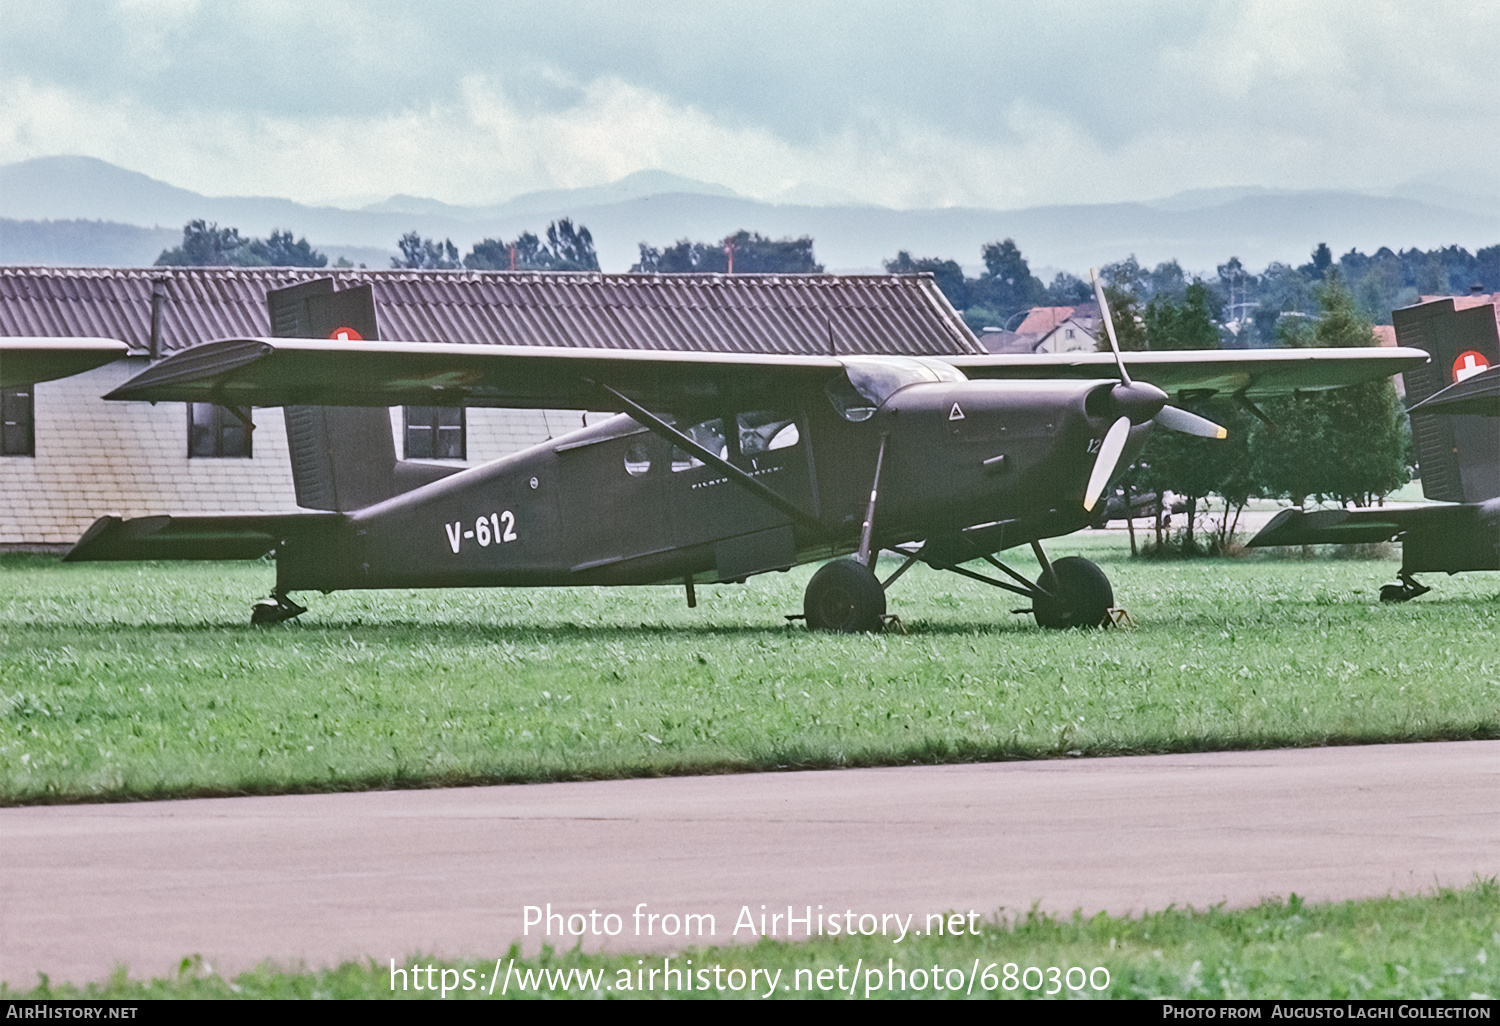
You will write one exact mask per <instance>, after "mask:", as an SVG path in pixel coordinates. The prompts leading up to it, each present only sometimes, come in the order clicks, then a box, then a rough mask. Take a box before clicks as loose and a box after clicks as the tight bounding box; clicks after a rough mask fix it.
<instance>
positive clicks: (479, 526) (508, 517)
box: [443, 510, 516, 555]
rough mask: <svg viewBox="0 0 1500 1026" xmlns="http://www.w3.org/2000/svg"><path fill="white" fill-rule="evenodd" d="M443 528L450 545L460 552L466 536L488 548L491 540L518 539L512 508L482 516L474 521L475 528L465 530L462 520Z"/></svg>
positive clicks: (456, 551)
mask: <svg viewBox="0 0 1500 1026" xmlns="http://www.w3.org/2000/svg"><path fill="white" fill-rule="evenodd" d="M443 529H444V530H445V531H447V532H448V545H449V546H450V547H451V548H452V549H453V552H454V554H455V555H457V554H458V549H459V546H460V545H462V544H463V540H464V539H465V538H473V539H474V540H475V541H477V542H478V543H479V544H480V546H481V547H482V548H488V547H489V545H490V543H491V542H494V543H495V544H497V545H498V544H499V543H501V542H513V541H515V540H516V515H515V514H514V513H512V512H511V511H510V510H506V511H505V512H503V513H491V514H490V515H489V516H487V517H480V518H479V519H478V520H475V521H474V530H472V531H465V530H464V524H463V521H462V520H455V521H454V522H453V523H451V524H444V525H443Z"/></svg>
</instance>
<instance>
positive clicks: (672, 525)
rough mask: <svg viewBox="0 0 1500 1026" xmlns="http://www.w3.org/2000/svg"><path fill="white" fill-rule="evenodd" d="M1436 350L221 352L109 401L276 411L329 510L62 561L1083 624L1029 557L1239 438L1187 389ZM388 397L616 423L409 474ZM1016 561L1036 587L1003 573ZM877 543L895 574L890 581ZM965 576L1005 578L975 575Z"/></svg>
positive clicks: (271, 602)
mask: <svg viewBox="0 0 1500 1026" xmlns="http://www.w3.org/2000/svg"><path fill="white" fill-rule="evenodd" d="M329 287H331V286H329ZM346 291H347V292H353V291H354V290H346ZM337 295H338V296H343V295H345V293H338V294H337ZM304 298H305V297H304ZM325 298H326V297H325ZM1099 298H1100V300H1101V303H1102V300H1103V296H1102V294H1101V295H1100V297H1099ZM276 302H277V301H276V300H275V299H273V323H275V324H276V325H277V327H278V329H282V328H285V329H286V331H287V333H288V334H302V335H322V334H328V333H329V331H328V328H327V324H326V323H323V324H319V323H318V317H317V316H314V314H316V313H317V309H314V308H315V307H317V303H316V302H314V300H313V299H307V304H308V305H307V306H306V307H305V308H301V307H296V306H295V304H296V303H297V302H302V299H299V297H298V296H295V295H289V296H287V297H285V298H284V302H283V304H282V306H281V307H280V308H279V309H278V308H277V306H276ZM287 304H292V305H291V306H288V305H287ZM318 309H321V308H320V307H319V308H318ZM309 310H312V311H313V312H312V313H309V312H308V311H309ZM1106 313H1107V311H1106ZM322 316H325V318H326V316H327V314H326V311H324V315H322ZM335 320H337V318H336V317H335ZM372 327H373V325H372ZM359 334H364V332H362V331H361V332H359ZM372 335H373V332H372V333H371V335H367V336H366V337H372ZM1110 335H1111V339H1112V340H1113V327H1112V326H1111V327H1110ZM1425 359H1426V356H1425V354H1423V353H1421V352H1414V351H1411V350H1399V349H1398V350H1392V349H1367V350H1357V349H1339V350H1327V351H1323V350H1311V349H1300V350H1276V351H1225V352H1163V353H1131V354H1128V355H1126V356H1124V357H1121V356H1120V354H1119V351H1118V346H1116V347H1115V352H1114V353H1113V354H1110V353H1069V354H1060V355H1054V356H1046V357H1036V356H956V357H946V358H943V359H934V358H915V357H913V358H904V357H869V356H842V357H840V356H827V357H805V356H752V355H740V354H729V355H723V354H708V353H682V352H659V351H653V352H642V351H619V350H589V349H559V348H541V347H534V346H479V345H462V344H416V343H402V342H386V341H380V342H371V341H360V342H353V341H341V340H338V339H327V338H317V337H298V338H290V337H288V338H280V337H278V338H258V339H249V338H247V339H227V340H223V341H218V342H210V343H206V344H203V345H200V346H196V347H194V348H192V349H188V350H184V351H182V352H179V353H176V354H174V355H172V356H170V357H168V358H166V359H164V360H162V361H160V362H159V363H157V364H155V365H153V366H152V367H150V368H149V369H147V370H146V371H144V372H142V373H141V374H139V375H137V376H136V377H135V378H133V379H132V380H130V381H129V382H127V383H126V384H124V385H123V386H121V387H120V388H118V389H116V390H115V391H114V392H112V393H111V394H110V396H109V398H112V399H124V400H137V401H139V400H147V401H152V402H155V401H159V400H160V401H174V402H212V403H218V404H221V405H225V406H240V407H243V406H250V405H255V406H283V407H286V408H287V410H286V417H287V425H288V433H289V438H290V445H291V450H292V462H293V477H294V480H295V483H296V488H297V496H298V503H299V505H302V506H304V507H306V508H309V509H311V510H313V512H307V513H294V514H267V515H263V516H256V515H244V516H212V517H170V516H161V517H145V518H136V519H132V520H121V519H119V518H117V517H104V518H102V519H100V520H99V521H98V522H96V523H95V524H94V525H93V526H92V527H91V528H90V529H89V531H88V532H87V533H86V534H85V535H84V537H83V538H82V539H81V540H80V541H79V542H78V544H77V546H76V547H75V548H74V549H73V550H72V552H71V553H70V554H69V555H68V556H67V558H68V559H70V560H93V559H161V558H242V559H252V558H259V557H260V556H262V555H264V554H266V553H267V552H272V551H274V553H275V557H276V588H275V591H274V592H273V593H272V594H271V596H270V598H268V599H266V600H264V601H263V602H261V603H260V604H259V605H257V606H256V608H255V611H254V614H253V619H254V620H255V622H257V623H270V622H276V621H280V620H284V619H286V618H288V617H292V616H296V615H297V614H299V613H301V612H303V611H304V609H303V607H302V606H300V605H298V604H297V603H296V602H294V601H293V600H292V598H291V594H292V593H294V592H307V591H323V592H328V591H334V590H342V589H354V588H425V587H480V586H522V587H524V586H538V585H616V584H681V585H684V586H685V587H686V592H687V599H688V603H689V604H690V605H692V604H693V602H694V586H695V584H702V583H710V582H740V581H744V580H745V579H746V578H748V577H750V576H752V575H755V574H760V573H765V572H767V571H772V570H786V569H788V568H790V567H792V566H795V565H798V564H801V563H807V562H812V561H816V560H829V559H833V561H832V562H829V563H828V564H827V565H825V566H824V567H822V568H821V569H820V570H818V572H817V573H816V574H814V575H813V577H812V579H811V581H810V582H809V583H808V586H807V591H806V596H805V602H804V607H803V610H804V615H805V616H806V618H807V623H808V626H809V627H813V628H819V629H827V630H838V631H864V630H876V629H878V628H880V627H881V625H882V623H883V622H884V619H885V614H886V590H887V589H888V588H889V587H890V586H891V585H892V584H893V583H894V582H895V581H896V580H897V579H899V578H900V577H901V575H902V574H904V573H906V571H907V570H908V569H909V568H910V567H912V566H913V565H914V564H916V563H924V564H926V565H927V566H929V567H932V568H934V569H938V570H946V571H950V572H953V573H957V574H961V575H963V576H965V577H970V578H975V579H978V580H982V581H985V582H986V583H988V584H992V585H994V586H995V587H997V588H1003V589H1005V590H1007V591H1011V592H1015V593H1017V594H1020V595H1022V596H1024V597H1025V598H1027V599H1029V600H1030V602H1031V609H1030V611H1031V612H1032V613H1033V614H1034V615H1035V617H1036V619H1037V622H1038V623H1040V624H1042V625H1044V626H1047V627H1069V626H1075V625H1078V626H1094V625H1097V624H1099V623H1100V622H1101V621H1102V620H1103V619H1104V617H1105V616H1106V613H1107V611H1108V610H1109V609H1110V607H1112V606H1113V604H1114V596H1113V593H1112V590H1111V588H1110V584H1109V581H1108V580H1107V579H1106V577H1105V575H1104V574H1103V573H1102V572H1101V571H1100V570H1099V568H1098V567H1097V566H1095V565H1094V564H1093V563H1091V562H1089V561H1087V560H1084V559H1079V558H1066V559H1059V560H1057V561H1055V562H1051V561H1049V560H1048V559H1047V556H1046V554H1045V553H1044V551H1043V549H1042V547H1041V544H1040V542H1041V541H1042V540H1043V539H1047V538H1053V537H1057V536H1060V535H1065V534H1069V533H1071V532H1073V531H1076V530H1079V529H1080V528H1083V527H1087V526H1089V525H1091V524H1094V523H1097V522H1098V521H1099V520H1100V519H1101V518H1102V516H1103V507H1102V505H1101V504H1100V502H1099V500H1100V498H1101V496H1102V495H1103V494H1104V491H1105V488H1106V486H1107V485H1108V482H1109V479H1110V478H1111V477H1112V476H1113V474H1114V473H1115V471H1116V470H1117V469H1118V468H1119V467H1121V466H1124V465H1127V464H1128V463H1129V461H1130V460H1131V459H1132V458H1133V457H1134V455H1135V454H1136V453H1137V452H1138V451H1139V450H1140V447H1141V446H1142V445H1143V444H1144V443H1145V440H1146V437H1147V434H1148V433H1149V432H1150V431H1151V430H1152V429H1153V427H1155V426H1160V427H1165V428H1167V429H1170V430H1177V431H1186V432H1188V433H1192V434H1198V435H1206V436H1211V437H1212V436H1217V437H1222V436H1223V429H1222V428H1220V427H1218V426H1217V425H1215V424H1213V423H1211V422H1209V421H1207V420H1205V419H1203V418H1202V417H1199V416H1196V415H1194V414H1192V413H1188V412H1187V411H1185V410H1183V409H1180V408H1178V407H1175V406H1172V405H1169V399H1170V398H1171V397H1172V396H1173V395H1179V396H1184V397H1186V399H1189V400H1190V399H1193V398H1198V397H1207V396H1211V395H1216V394H1222V395H1226V396H1237V397H1239V398H1241V399H1243V400H1246V401H1252V402H1253V401H1255V400H1257V399H1262V398H1266V397H1270V396H1276V395H1286V394H1290V393H1292V392H1294V391H1298V390H1309V389H1327V388H1336V387H1339V386H1342V385H1348V384H1353V383H1356V382H1360V381H1367V380H1371V379H1373V378H1379V377H1385V376H1389V375H1391V374H1394V373H1396V372H1398V371H1400V370H1402V369H1404V368H1406V367H1410V366H1414V365H1416V364H1418V363H1421V362H1422V361H1424V360H1425ZM397 405H418V406H448V407H469V406H490V407H515V408H522V407H524V408H541V409H559V408H562V409H576V410H595V411H603V410H612V411H616V412H618V413H619V414H620V415H619V416H616V417H614V418H612V419H609V420H607V421H605V422H603V423H601V424H597V425H594V426H590V427H586V428H584V429H582V430H579V431H576V432H574V433H572V434H569V435H566V436H564V437H560V438H555V439H553V440H551V441H548V442H545V443H542V444H540V445H536V446H533V447H531V448H529V449H525V450H523V451H521V452H518V453H515V454H513V455H510V456H506V457H504V458H503V459H499V460H496V461H495V462H493V463H489V464H486V465H484V466H479V467H474V468H471V469H464V470H455V469H454V468H451V467H443V466H437V465H433V464H421V463H414V462H410V461H404V460H398V459H396V456H395V450H394V444H393V441H392V438H391V431H390V422H389V418H388V413H387V408H388V407H391V406H397ZM1026 545H1029V546H1030V547H1031V548H1032V550H1033V551H1034V552H1035V554H1036V557H1037V560H1038V562H1039V564H1040V566H1041V573H1040V575H1039V577H1038V578H1037V579H1036V580H1031V579H1028V578H1027V577H1026V576H1024V575H1023V574H1021V573H1020V572H1018V571H1017V570H1015V569H1014V568H1012V567H1010V566H1008V565H1007V564H1005V563H1003V562H1001V561H1000V560H999V559H998V558H996V555H995V554H996V553H999V552H1002V551H1004V550H1007V549H1011V548H1014V547H1016V546H1026ZM883 550H885V551H891V552H894V553H896V554H898V555H899V557H900V558H901V560H902V562H901V563H900V565H899V566H898V567H897V568H896V569H895V570H894V571H893V572H891V573H890V574H889V575H888V576H886V577H885V579H884V580H881V579H880V578H879V577H877V576H876V573H875V570H876V561H877V558H878V556H879V554H880V553H881V552H882V551H883ZM851 553H852V554H853V558H846V559H834V557H838V556H843V555H847V554H851ZM975 560H983V561H985V562H986V563H988V564H989V565H990V566H991V567H993V568H994V569H995V570H996V571H998V573H999V575H1002V576H996V575H991V574H989V573H981V572H979V571H977V570H975V569H972V568H971V567H969V566H965V565H964V564H966V563H970V562H972V561H975Z"/></svg>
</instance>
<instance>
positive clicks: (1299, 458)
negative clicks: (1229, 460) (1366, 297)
mask: <svg viewBox="0 0 1500 1026" xmlns="http://www.w3.org/2000/svg"><path fill="white" fill-rule="evenodd" d="M1318 299H1319V301H1320V303H1321V305H1322V308H1323V315H1322V317H1321V318H1320V319H1318V320H1316V321H1312V320H1302V321H1294V322H1291V323H1289V324H1288V326H1287V327H1286V328H1285V329H1284V330H1282V331H1281V338H1282V340H1283V342H1284V344H1287V345H1291V346H1306V345H1316V346H1325V347H1330V348H1347V347H1353V346H1370V345H1374V344H1375V337H1374V332H1373V330H1372V328H1371V325H1370V322H1369V320H1368V319H1367V318H1365V317H1364V316H1362V314H1361V313H1360V311H1359V309H1358V307H1357V304H1356V303H1355V299H1354V297H1353V295H1351V294H1350V292H1349V290H1348V288H1347V287H1345V284H1344V281H1343V278H1342V276H1341V275H1340V274H1339V272H1338V269H1337V268H1331V269H1330V270H1329V272H1328V274H1327V275H1326V276H1325V277H1324V280H1323V284H1322V286H1321V287H1320V288H1319V290H1318ZM1264 410H1265V413H1266V416H1267V418H1268V419H1269V420H1270V422H1271V424H1272V425H1274V426H1272V427H1267V426H1264V425H1261V426H1257V428H1256V429H1255V437H1254V438H1253V439H1252V440H1251V445H1252V448H1253V449H1254V450H1255V452H1256V459H1257V464H1258V466H1259V467H1260V468H1261V469H1260V473H1261V490H1262V492H1263V494H1265V495H1267V496H1268V497H1269V496H1276V497H1283V498H1289V499H1291V500H1292V502H1293V503H1294V504H1296V505H1299V506H1301V505H1305V504H1306V502H1307V500H1308V499H1310V498H1317V499H1319V500H1328V499H1332V500H1334V501H1337V502H1338V503H1340V504H1341V505H1347V504H1351V503H1352V504H1358V505H1368V504H1370V503H1371V502H1373V501H1375V500H1376V499H1378V498H1380V497H1382V496H1384V495H1386V494H1388V493H1390V492H1392V491H1394V490H1395V489H1396V488H1399V487H1400V486H1401V485H1403V484H1405V483H1406V481H1407V480H1409V472H1408V470H1407V466H1406V452H1407V446H1408V441H1409V435H1410V428H1409V426H1408V424H1407V420H1406V415H1405V413H1404V411H1403V409H1402V407H1401V403H1400V400H1399V399H1398V398H1397V397H1396V389H1395V386H1394V385H1393V384H1392V382H1391V381H1390V380H1389V379H1387V380H1384V381H1373V382H1368V383H1366V384H1363V385H1353V386H1350V387H1348V388H1341V389H1338V390H1336V391H1332V392H1319V393H1313V394H1310V395H1302V396H1297V397H1295V398H1291V399H1280V400H1274V401H1272V402H1268V403H1266V404H1265V406H1264Z"/></svg>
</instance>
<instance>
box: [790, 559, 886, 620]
mask: <svg viewBox="0 0 1500 1026" xmlns="http://www.w3.org/2000/svg"><path fill="white" fill-rule="evenodd" d="M802 611H803V613H805V614H806V615H807V626H808V628H809V629H811V630H815V631H842V632H843V633H845V634H855V633H859V632H862V631H878V630H880V627H881V625H882V623H883V622H884V618H885V589H884V588H882V587H881V586H880V581H879V580H877V579H876V577H875V575H874V574H873V573H871V572H870V569H869V568H868V567H866V566H865V565H864V564H863V563H861V562H859V561H858V560H854V559H839V560H835V561H834V562H832V563H829V564H827V565H825V566H824V567H823V568H822V569H821V570H819V571H818V572H817V573H815V574H813V576H812V580H810V581H808V582H807V592H806V594H805V595H804V596H803V598H802Z"/></svg>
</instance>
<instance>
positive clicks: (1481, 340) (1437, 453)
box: [1391, 299, 1500, 502]
mask: <svg viewBox="0 0 1500 1026" xmlns="http://www.w3.org/2000/svg"><path fill="white" fill-rule="evenodd" d="M1391 318H1392V320H1393V321H1394V322H1395V326H1396V340H1397V341H1398V342H1399V343H1400V344H1401V345H1403V346H1413V347H1415V348H1417V349H1423V350H1426V351H1427V352H1428V353H1430V354H1431V355H1432V361H1431V362H1430V363H1427V364H1425V365H1424V366H1421V367H1418V368H1416V369H1415V370H1410V371H1407V372H1406V373H1405V374H1404V375H1403V378H1404V380H1405V383H1406V397H1407V401H1408V402H1409V403H1418V402H1421V401H1422V400H1423V399H1426V398H1428V397H1429V396H1431V395H1433V394H1434V393H1436V392H1438V391H1439V390H1441V389H1443V388H1446V387H1447V386H1449V385H1451V384H1453V383H1454V382H1455V381H1457V380H1458V375H1459V374H1460V373H1462V372H1463V371H1464V370H1465V368H1466V367H1469V366H1478V365H1479V364H1481V363H1487V364H1488V365H1489V366H1491V367H1496V366H1500V327H1497V324H1496V316H1495V307H1494V305H1493V304H1488V303H1486V304H1482V305H1479V306H1472V307H1469V308H1468V309H1465V310H1460V309H1457V305H1456V304H1455V303H1454V301H1453V300H1452V299H1440V300H1436V301H1434V302H1431V303H1423V304H1421V305H1420V306H1408V307H1405V308H1403V309H1400V310H1396V311H1393V312H1392V315H1391ZM1470 354H1473V355H1472V357H1471V356H1470ZM1411 430H1412V436H1413V438H1414V440H1415V442H1416V447H1417V459H1418V461H1419V462H1420V466H1421V471H1422V492H1423V494H1424V495H1426V496H1427V498H1429V499H1434V500H1437V501H1440V502H1483V501H1484V500H1486V499H1492V498H1495V497H1496V496H1500V417H1479V416H1472V415H1471V416H1452V415H1446V414H1441V413H1433V414H1418V415H1416V416H1414V417H1412V419H1411Z"/></svg>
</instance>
